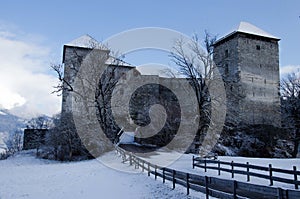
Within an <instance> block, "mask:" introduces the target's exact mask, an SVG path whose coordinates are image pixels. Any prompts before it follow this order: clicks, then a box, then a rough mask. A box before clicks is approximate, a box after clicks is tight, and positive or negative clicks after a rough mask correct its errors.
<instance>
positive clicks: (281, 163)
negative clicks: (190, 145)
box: [170, 154, 300, 189]
mask: <svg viewBox="0 0 300 199" xmlns="http://www.w3.org/2000/svg"><path fill="white" fill-rule="evenodd" d="M192 157H193V155H191V154H185V155H183V156H181V158H180V159H179V160H178V161H176V162H175V163H174V164H172V165H171V166H170V168H173V169H177V170H181V171H184V172H189V173H194V174H198V175H207V176H212V177H216V178H223V179H229V180H232V178H231V173H227V172H221V175H220V176H219V175H218V171H217V170H212V169H208V170H207V172H204V169H202V168H196V167H195V169H193V168H192ZM218 160H220V161H225V162H231V161H234V162H236V163H244V164H246V163H247V162H249V164H252V165H258V166H264V167H268V166H269V164H272V167H273V168H281V169H288V170H293V166H296V167H297V170H300V158H297V159H275V158H245V157H232V156H219V157H218ZM210 166H217V165H210ZM222 167H223V168H228V169H231V167H230V165H228V166H225V165H222ZM237 169H238V170H243V168H237ZM253 171H254V172H256V173H261V174H266V175H269V173H268V172H265V171H259V170H253ZM273 175H274V176H276V177H282V178H287V179H293V175H290V174H282V173H277V172H273ZM234 179H235V180H238V181H241V182H247V176H245V175H240V174H235V175H234ZM249 183H252V184H259V185H265V186H268V185H269V183H270V181H269V180H268V179H261V178H257V177H250V182H249ZM273 186H274V187H281V188H285V189H294V188H295V187H294V185H292V184H286V183H280V182H276V181H274V185H273Z"/></svg>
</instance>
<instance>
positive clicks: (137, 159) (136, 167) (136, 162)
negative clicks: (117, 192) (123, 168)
mask: <svg viewBox="0 0 300 199" xmlns="http://www.w3.org/2000/svg"><path fill="white" fill-rule="evenodd" d="M134 168H135V169H139V158H135V167H134Z"/></svg>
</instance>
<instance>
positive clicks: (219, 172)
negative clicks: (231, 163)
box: [218, 160, 221, 175]
mask: <svg viewBox="0 0 300 199" xmlns="http://www.w3.org/2000/svg"><path fill="white" fill-rule="evenodd" d="M220 167H221V165H220V160H218V175H221V168H220Z"/></svg>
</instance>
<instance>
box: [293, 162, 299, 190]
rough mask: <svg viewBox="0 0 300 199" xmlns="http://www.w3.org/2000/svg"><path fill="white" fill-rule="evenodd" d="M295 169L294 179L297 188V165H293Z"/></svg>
mask: <svg viewBox="0 0 300 199" xmlns="http://www.w3.org/2000/svg"><path fill="white" fill-rule="evenodd" d="M293 170H294V180H295V189H298V184H297V180H298V178H297V167H296V166H293Z"/></svg>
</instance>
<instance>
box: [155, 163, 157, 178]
mask: <svg viewBox="0 0 300 199" xmlns="http://www.w3.org/2000/svg"><path fill="white" fill-rule="evenodd" d="M154 176H155V177H154V178H155V180H156V179H157V165H155V171H154Z"/></svg>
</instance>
